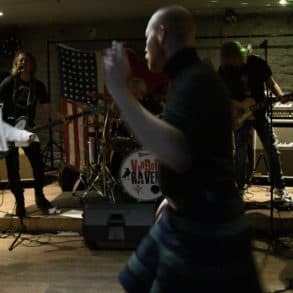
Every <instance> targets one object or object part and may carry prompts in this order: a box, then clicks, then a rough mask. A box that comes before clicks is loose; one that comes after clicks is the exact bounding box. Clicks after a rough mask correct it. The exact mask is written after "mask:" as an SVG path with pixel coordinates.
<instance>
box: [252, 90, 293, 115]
mask: <svg viewBox="0 0 293 293" xmlns="http://www.w3.org/2000/svg"><path fill="white" fill-rule="evenodd" d="M281 100H288V101H292V100H293V94H292V93H290V94H287V95H284V96H281V97H276V98H273V99H272V101H271V100H268V101H263V102H260V103H257V104H255V105H252V106H250V107H249V109H248V110H249V111H250V112H255V111H257V110H260V109H265V108H266V107H267V106H268V105H269V104H270V103H271V102H272V103H277V102H279V101H281Z"/></svg>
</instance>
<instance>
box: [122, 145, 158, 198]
mask: <svg viewBox="0 0 293 293" xmlns="http://www.w3.org/2000/svg"><path fill="white" fill-rule="evenodd" d="M158 165H159V162H158V159H156V158H155V157H154V156H153V155H152V154H151V153H150V152H149V151H147V150H136V151H133V152H132V153H130V154H129V155H128V156H127V157H126V158H125V159H124V160H123V162H122V164H121V168H120V172H119V179H120V182H121V184H122V187H123V189H124V190H125V191H126V192H127V194H129V195H130V196H131V197H133V198H134V199H136V200H138V201H152V200H155V199H157V198H159V197H160V196H161V195H162V193H161V190H160V187H159V174H158Z"/></svg>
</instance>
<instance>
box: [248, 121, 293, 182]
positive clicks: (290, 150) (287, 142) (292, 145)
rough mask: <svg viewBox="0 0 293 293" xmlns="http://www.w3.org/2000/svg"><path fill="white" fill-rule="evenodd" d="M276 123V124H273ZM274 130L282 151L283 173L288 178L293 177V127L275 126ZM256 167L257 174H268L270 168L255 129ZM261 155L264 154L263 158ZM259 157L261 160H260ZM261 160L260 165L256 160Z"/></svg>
mask: <svg viewBox="0 0 293 293" xmlns="http://www.w3.org/2000/svg"><path fill="white" fill-rule="evenodd" d="M273 125H276V124H273ZM292 126H293V125H292ZM273 129H274V132H275V134H276V136H277V145H278V149H279V151H280V159H281V166H282V169H283V175H284V177H285V179H286V177H288V178H291V177H292V178H293V131H292V128H291V127H287V126H285V127H279V126H274V127H273ZM253 136H254V143H253V145H254V168H256V169H255V174H256V176H257V175H259V176H263V175H268V170H267V167H266V164H265V160H266V162H267V164H268V165H269V160H268V158H267V157H266V155H265V152H264V150H263V146H262V144H261V142H260V140H259V138H258V136H257V134H256V131H255V130H254V135H253ZM260 156H262V158H261V159H259V158H260ZM258 159H259V160H258ZM257 161H259V164H258V166H256V162H257Z"/></svg>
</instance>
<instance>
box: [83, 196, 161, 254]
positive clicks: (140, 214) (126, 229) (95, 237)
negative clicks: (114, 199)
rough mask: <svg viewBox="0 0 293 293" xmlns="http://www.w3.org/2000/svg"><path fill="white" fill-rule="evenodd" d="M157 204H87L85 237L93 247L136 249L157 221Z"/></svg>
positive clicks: (85, 210)
mask: <svg viewBox="0 0 293 293" xmlns="http://www.w3.org/2000/svg"><path fill="white" fill-rule="evenodd" d="M155 211H156V206H155V204H154V203H123V204H122V203H117V204H116V203H110V202H109V203H108V202H100V203H87V204H85V208H84V212H83V236H84V241H85V244H86V245H87V246H88V247H89V248H90V249H99V248H116V249H117V248H118V249H123V248H126V249H128V248H135V247H136V245H137V244H138V242H139V241H140V240H141V239H142V238H143V237H144V236H145V235H146V234H147V233H148V230H149V228H150V227H151V226H152V224H153V223H154V217H155Z"/></svg>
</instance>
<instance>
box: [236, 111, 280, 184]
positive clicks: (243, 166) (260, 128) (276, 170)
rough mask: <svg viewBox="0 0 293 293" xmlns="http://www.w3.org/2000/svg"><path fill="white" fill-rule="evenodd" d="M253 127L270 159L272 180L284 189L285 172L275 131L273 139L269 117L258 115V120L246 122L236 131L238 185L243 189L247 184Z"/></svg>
mask: <svg viewBox="0 0 293 293" xmlns="http://www.w3.org/2000/svg"><path fill="white" fill-rule="evenodd" d="M251 127H253V128H254V129H255V130H256V133H257V135H258V137H259V139H260V141H261V143H262V145H263V148H264V150H265V152H266V154H267V156H268V159H269V162H268V163H269V166H270V180H271V182H272V183H273V186H275V187H277V188H284V186H285V183H284V179H283V172H282V168H281V162H280V152H279V150H278V148H277V138H276V135H275V133H274V131H273V136H272V137H271V135H270V134H271V130H270V122H269V118H268V117H267V115H265V114H262V115H258V116H257V119H256V120H252V121H246V122H245V124H244V125H243V126H242V127H241V128H240V129H238V130H237V131H235V145H236V154H235V167H236V177H237V184H238V187H239V188H243V187H244V185H245V184H246V183H247V154H248V137H249V131H250V129H251Z"/></svg>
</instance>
